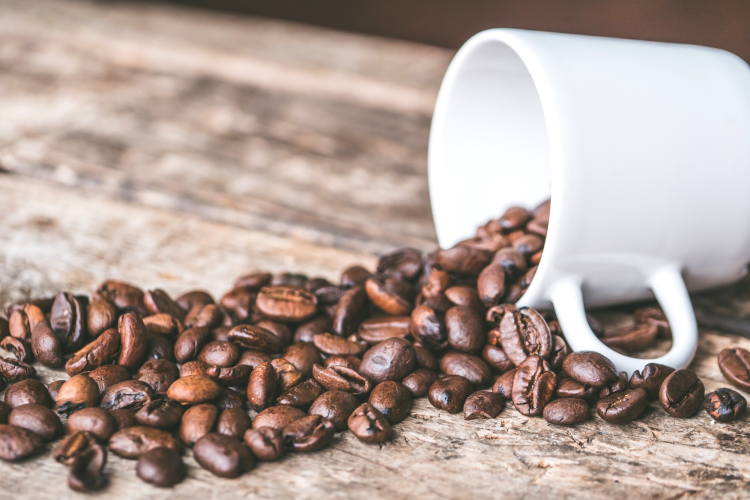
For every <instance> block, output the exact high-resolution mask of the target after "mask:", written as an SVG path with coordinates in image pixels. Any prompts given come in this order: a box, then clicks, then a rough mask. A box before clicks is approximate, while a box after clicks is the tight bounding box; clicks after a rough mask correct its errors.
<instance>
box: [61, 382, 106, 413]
mask: <svg viewBox="0 0 750 500" xmlns="http://www.w3.org/2000/svg"><path fill="white" fill-rule="evenodd" d="M105 392H106V391H105ZM55 403H56V404H57V410H58V411H61V412H63V413H70V412H72V411H76V410H80V409H81V408H93V407H95V406H98V405H99V386H97V384H96V382H95V381H94V380H93V379H92V378H91V377H89V376H88V375H74V376H72V377H70V378H69V379H68V380H66V381H65V383H64V384H63V385H62V386H60V389H59V390H58V391H57V398H55Z"/></svg>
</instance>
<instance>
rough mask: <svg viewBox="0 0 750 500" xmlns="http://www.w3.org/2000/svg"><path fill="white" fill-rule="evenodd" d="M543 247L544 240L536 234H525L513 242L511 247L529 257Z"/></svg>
mask: <svg viewBox="0 0 750 500" xmlns="http://www.w3.org/2000/svg"><path fill="white" fill-rule="evenodd" d="M542 247H544V240H543V239H542V238H541V237H540V236H539V235H537V234H525V235H523V236H521V237H519V238H518V239H517V240H516V241H514V242H513V248H514V249H515V250H518V251H519V252H521V253H522V254H523V255H524V256H526V257H531V256H532V255H533V254H535V253H537V252H538V251H539V250H541V249H542Z"/></svg>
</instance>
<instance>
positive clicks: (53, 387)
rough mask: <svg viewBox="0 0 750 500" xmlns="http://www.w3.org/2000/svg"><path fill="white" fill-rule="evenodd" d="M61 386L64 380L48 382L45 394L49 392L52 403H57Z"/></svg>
mask: <svg viewBox="0 0 750 500" xmlns="http://www.w3.org/2000/svg"><path fill="white" fill-rule="evenodd" d="M63 384H65V380H55V381H54V382H50V384H49V385H48V386H47V392H49V397H50V398H52V401H57V395H58V393H59V392H60V387H62V386H63ZM0 423H2V422H0Z"/></svg>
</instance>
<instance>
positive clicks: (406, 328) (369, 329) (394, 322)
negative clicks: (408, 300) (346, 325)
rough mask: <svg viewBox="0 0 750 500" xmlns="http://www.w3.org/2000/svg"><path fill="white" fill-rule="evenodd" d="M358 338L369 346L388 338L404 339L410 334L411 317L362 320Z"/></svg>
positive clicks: (384, 317)
mask: <svg viewBox="0 0 750 500" xmlns="http://www.w3.org/2000/svg"><path fill="white" fill-rule="evenodd" d="M358 334H359V337H360V338H361V339H362V340H364V341H366V342H369V343H371V344H377V343H378V342H382V341H384V340H388V339H390V338H394V337H399V338H406V337H408V336H409V335H410V334H411V316H383V317H377V318H370V319H366V320H364V321H363V322H362V323H361V324H360V325H359V330H358Z"/></svg>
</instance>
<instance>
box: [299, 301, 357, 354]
mask: <svg viewBox="0 0 750 500" xmlns="http://www.w3.org/2000/svg"><path fill="white" fill-rule="evenodd" d="M362 293H364V291H363V292H362ZM342 300H343V299H342ZM330 331H336V332H338V329H336V328H334V327H333V320H332V319H331V317H330V316H318V317H317V318H313V319H311V320H308V321H305V322H304V323H301V324H300V325H299V326H298V327H297V329H296V330H295V331H294V343H295V344H296V343H301V342H312V339H313V337H314V336H315V335H318V334H321V333H325V332H330Z"/></svg>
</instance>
